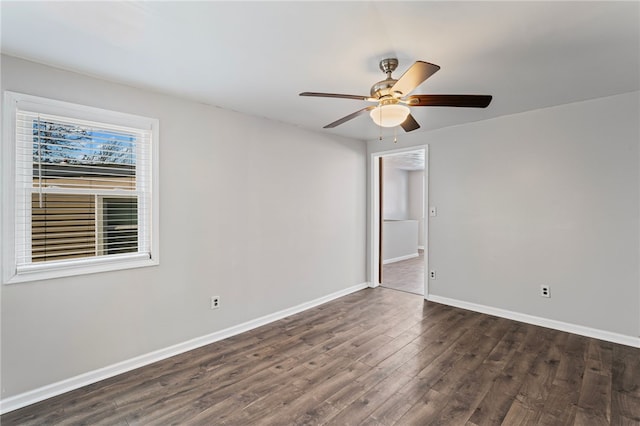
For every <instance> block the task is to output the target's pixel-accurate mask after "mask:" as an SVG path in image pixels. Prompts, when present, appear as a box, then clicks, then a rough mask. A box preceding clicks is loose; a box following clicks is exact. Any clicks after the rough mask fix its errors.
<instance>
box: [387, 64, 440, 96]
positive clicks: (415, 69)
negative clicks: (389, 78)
mask: <svg viewBox="0 0 640 426" xmlns="http://www.w3.org/2000/svg"><path fill="white" fill-rule="evenodd" d="M439 69H440V67H439V66H438V65H435V64H430V63H429V62H424V61H416V63H415V64H413V65H411V67H410V68H409V69H408V70H407V71H405V73H404V74H402V77H400V79H398V81H396V84H394V85H393V87H392V88H391V91H392V92H400V93H402V96H406V95H408V94H409V93H410V92H412V91H413V89H415V88H416V87H418V86H419V85H420V84H422V82H423V81H425V80H426V79H428V78H429V77H431V76H432V75H433V74H435V73H436V71H438V70H439Z"/></svg>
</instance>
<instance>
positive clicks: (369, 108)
mask: <svg viewBox="0 0 640 426" xmlns="http://www.w3.org/2000/svg"><path fill="white" fill-rule="evenodd" d="M374 108H375V107H374V106H368V107H366V108H362V109H361V110H360V111H356V112H354V113H352V114H349V115H347V116H345V117H342V118H341V119H340V120H336V121H334V122H333V123H329V124H327V125H326V126H324V127H323V129H331V128H333V127H336V126H339V125H341V124H342V123H346V122H347V121H349V120H352V119H354V118H356V117H357V116H359V115H362V114H364V113H366V112H369V111H371V110H372V109H374Z"/></svg>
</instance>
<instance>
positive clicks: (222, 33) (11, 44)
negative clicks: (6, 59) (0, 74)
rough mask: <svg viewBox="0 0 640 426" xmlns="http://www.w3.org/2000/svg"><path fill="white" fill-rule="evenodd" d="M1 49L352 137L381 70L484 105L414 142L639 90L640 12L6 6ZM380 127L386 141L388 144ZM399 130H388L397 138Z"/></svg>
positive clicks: (435, 124)
mask: <svg viewBox="0 0 640 426" xmlns="http://www.w3.org/2000/svg"><path fill="white" fill-rule="evenodd" d="M1 14H2V22H1V23H2V40H1V41H2V51H3V52H4V53H7V54H9V55H13V56H18V57H22V58H26V59H32V60H34V61H37V62H42V63H46V64H50V65H54V66H58V67H61V68H65V69H70V70H75V71H78V72H81V73H86V74H89V75H94V76H98V77H101V78H105V79H109V80H114V81H118V82H122V83H125V84H129V85H133V86H139V87H143V88H148V89H152V90H156V91H161V92H166V93H170V94H174V95H178V96H182V97H186V98H190V99H193V100H196V101H200V102H204V103H207V104H211V105H216V106H220V107H222V108H227V109H232V110H236V111H241V112H243V113H247V114H251V115H256V116H262V117H267V118H269V119H272V120H277V121H282V122H286V123H291V124H294V125H297V126H300V127H303V128H307V129H312V130H315V131H320V132H327V133H332V134H337V135H342V136H347V137H352V138H358V139H363V140H370V139H375V138H377V137H378V135H379V133H380V131H379V129H378V128H377V127H376V126H375V125H374V124H373V123H372V122H371V120H370V119H369V118H368V117H367V116H360V117H358V118H356V119H354V120H352V121H349V122H348V123H345V124H343V125H341V126H338V127H336V128H335V129H331V130H324V129H322V126H324V125H326V124H328V123H330V122H332V121H334V120H336V119H338V118H340V117H342V116H345V115H347V114H349V113H351V112H354V111H356V110H358V109H361V108H363V107H365V106H368V105H369V104H367V103H365V102H363V101H356V100H346V99H324V98H304V97H299V96H298V93H300V92H303V91H318V92H333V93H346V94H355V95H368V92H369V88H370V87H371V85H372V84H373V83H375V82H376V81H379V80H382V79H384V77H385V76H384V74H383V73H382V72H381V71H380V70H379V69H378V62H379V60H380V59H382V58H385V57H397V58H398V59H399V60H400V66H399V67H398V71H397V72H396V73H394V77H396V78H398V77H399V76H400V75H401V74H402V73H403V72H404V71H405V70H406V69H407V68H408V67H409V66H410V65H411V64H412V63H413V62H414V61H416V60H424V61H427V62H432V63H435V64H438V65H440V66H441V67H442V68H441V69H440V71H439V72H437V73H436V74H435V75H433V76H432V77H431V78H429V79H428V80H427V81H426V82H425V83H423V84H422V85H421V86H419V87H418V89H417V90H415V91H414V92H413V93H414V94H416V93H418V94H420V93H445V94H449V93H451V94H456V93H462V94H490V95H493V96H494V99H493V102H492V104H491V105H490V106H489V107H488V108H487V109H484V110H482V109H461V108H431V107H422V108H420V107H414V108H413V109H412V113H413V115H414V116H415V118H416V120H417V121H418V122H419V123H420V124H421V126H422V128H421V129H419V130H417V132H420V131H424V130H428V129H435V128H439V127H445V126H451V125H456V124H460V123H465V122H470V121H477V120H483V119H488V118H492V117H497V116H501V115H506V114H513V113H517V112H522V111H527V110H532V109H538V108H544V107H548V106H552V105H559V104H565V103H569V102H575V101H580V100H585V99H591V98H596V97H601V96H608V95H613V94H618V93H624V92H629V91H634V90H638V89H640V77H639V76H640V65H639V64H640V29H639V28H640V2H636V1H631V2H610V1H603V2H594V1H589V2H575V1H571V2H540V1H534V2H520V1H511V2H507V1H500V2H482V1H472V2H458V1H446V2H436V1H426V2H396V1H393V2H378V1H375V2H370V1H356V2H337V1H334V2H332V1H325V2H304V1H302V2H270V1H262V2H237V1H236V2H211V1H210V2H206V1H200V2H160V1H159V2H152V1H148V2H75V1H74V2H12V1H2V3H1ZM390 132H391V131H390V130H388V129H387V130H386V131H385V134H390ZM401 133H402V130H400V132H399V137H401Z"/></svg>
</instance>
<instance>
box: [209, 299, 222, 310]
mask: <svg viewBox="0 0 640 426" xmlns="http://www.w3.org/2000/svg"><path fill="white" fill-rule="evenodd" d="M219 307H220V296H211V309H218V308H219Z"/></svg>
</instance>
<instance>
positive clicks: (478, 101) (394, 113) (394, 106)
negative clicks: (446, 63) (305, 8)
mask: <svg viewBox="0 0 640 426" xmlns="http://www.w3.org/2000/svg"><path fill="white" fill-rule="evenodd" d="M397 67H398V60H397V59H396V58H387V59H383V60H382V61H380V69H381V70H382V72H384V73H385V74H387V78H386V79H385V80H381V81H379V82H377V83H375V84H374V85H373V86H371V91H370V93H371V96H362V95H344V94H339V93H321V92H303V93H300V96H315V97H322V98H342V99H355V100H362V101H367V102H376V103H377V104H378V105H377V106H375V107H374V106H368V107H366V108H362V109H361V110H358V111H356V112H354V113H351V114H349V115H347V116H345V117H342V118H341V119H339V120H336V121H334V122H333V123H329V124H327V125H326V126H324V128H325V129H329V128H333V127H336V126H339V125H340V124H343V123H345V122H347V121H349V120H352V119H354V118H356V117H358V116H360V115H362V114H364V113H366V112H369V116H370V117H371V119H372V120H373V122H374V123H375V124H376V125H378V126H380V127H396V126H402V128H403V129H404V131H405V132H411V131H413V130H416V129H419V128H420V125H419V124H418V122H417V121H416V120H415V118H413V116H412V115H411V110H410V108H409V107H408V106H406V105H409V106H411V107H416V106H431V107H434V106H435V107H466V108H486V107H487V106H488V105H489V104H490V103H491V99H492V97H491V96H490V95H412V96H408V95H409V93H411V92H412V91H413V90H414V89H415V88H416V87H418V86H419V85H420V84H422V83H423V82H424V81H425V80H426V79H427V78H429V77H431V76H432V75H433V74H435V73H436V72H437V71H438V70H439V69H440V67H439V66H438V65H435V64H430V63H429V62H424V61H416V62H415V63H414V64H413V65H412V66H411V67H409V69H408V70H407V71H406V72H405V73H404V74H403V75H402V76H401V77H400V78H399V79H398V80H396V79H394V78H392V77H391V73H392V72H393V71H395V69H396V68H397Z"/></svg>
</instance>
